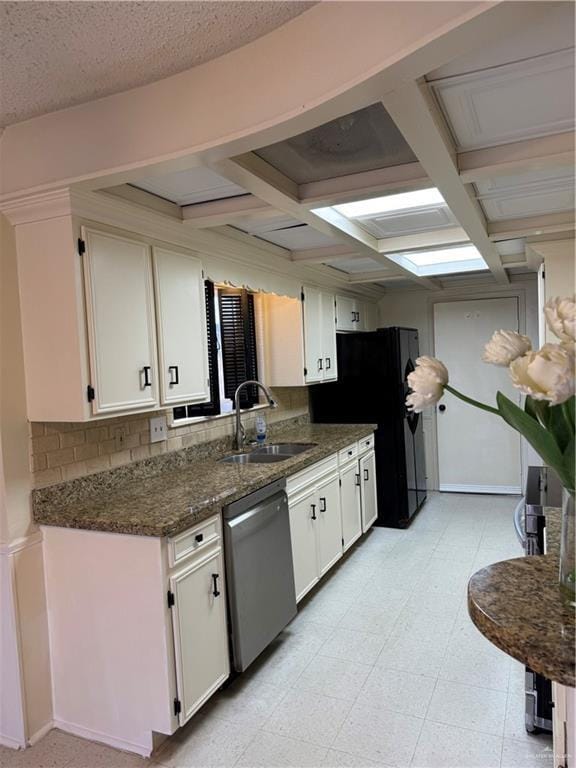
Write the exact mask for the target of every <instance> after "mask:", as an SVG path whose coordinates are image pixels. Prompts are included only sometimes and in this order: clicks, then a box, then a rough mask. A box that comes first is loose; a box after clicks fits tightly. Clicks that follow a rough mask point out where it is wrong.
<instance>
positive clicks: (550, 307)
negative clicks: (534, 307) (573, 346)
mask: <svg viewBox="0 0 576 768" xmlns="http://www.w3.org/2000/svg"><path fill="white" fill-rule="evenodd" d="M544 314H545V316H546V322H547V323H548V328H550V330H551V331H552V333H553V334H554V335H555V336H557V337H558V338H559V339H560V340H561V341H564V342H566V341H568V342H573V341H574V340H576V297H575V296H572V297H571V298H566V299H560V298H558V297H556V298H555V299H550V301H548V302H547V304H546V306H545V307H544Z"/></svg>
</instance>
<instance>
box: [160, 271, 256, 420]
mask: <svg viewBox="0 0 576 768" xmlns="http://www.w3.org/2000/svg"><path fill="white" fill-rule="evenodd" d="M205 296H206V331H207V334H208V370H209V375H210V401H209V402H207V403H200V404H198V405H182V406H178V407H176V408H174V409H173V413H174V421H182V420H183V419H190V418H196V417H198V416H218V415H219V414H221V413H228V412H230V411H233V410H234V393H235V391H236V388H237V387H238V385H239V384H241V383H242V382H243V381H246V380H247V379H257V378H258V361H257V353H256V320H255V313H254V296H253V295H252V294H251V293H249V292H248V291H246V290H244V289H237V288H220V289H215V287H214V283H211V282H209V281H206V290H205ZM258 402H259V396H258V388H257V387H246V388H245V389H244V390H243V391H242V393H241V395H240V407H241V408H243V409H244V408H252V407H253V406H254V405H256V404H257V403H258Z"/></svg>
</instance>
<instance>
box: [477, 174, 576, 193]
mask: <svg viewBox="0 0 576 768" xmlns="http://www.w3.org/2000/svg"><path fill="white" fill-rule="evenodd" d="M566 185H569V186H571V187H574V168H573V167H572V168H551V169H541V170H539V171H530V172H529V173H522V174H517V175H515V176H498V177H497V178H495V179H484V180H483V181H477V182H476V184H475V187H476V189H477V191H478V193H479V194H480V195H493V194H494V195H497V196H498V195H505V194H508V193H510V192H511V193H516V192H517V191H518V190H519V189H521V190H523V191H525V192H526V191H528V190H534V191H538V190H540V189H547V188H548V189H549V188H551V187H556V188H558V187H565V186H566Z"/></svg>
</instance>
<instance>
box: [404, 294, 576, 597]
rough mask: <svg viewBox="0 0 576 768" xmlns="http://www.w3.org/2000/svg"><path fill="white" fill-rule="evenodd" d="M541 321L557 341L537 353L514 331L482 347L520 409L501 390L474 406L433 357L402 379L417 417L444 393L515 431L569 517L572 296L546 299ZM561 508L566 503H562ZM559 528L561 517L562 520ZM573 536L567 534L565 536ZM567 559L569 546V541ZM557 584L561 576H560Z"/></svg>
mask: <svg viewBox="0 0 576 768" xmlns="http://www.w3.org/2000/svg"><path fill="white" fill-rule="evenodd" d="M544 313H545V316H546V322H547V324H548V327H549V328H550V330H551V331H552V333H553V334H554V335H555V336H556V337H557V339H558V343H556V344H544V345H543V347H542V348H541V349H539V350H537V351H534V350H533V349H532V344H531V343H530V339H529V338H528V337H527V336H523V335H522V334H520V333H516V332H515V331H496V332H495V333H494V335H493V336H492V338H491V339H490V341H489V342H488V343H487V344H486V346H485V347H484V355H483V360H484V362H486V363H491V364H492V365H499V366H503V367H506V368H508V371H509V374H510V378H511V380H512V384H513V385H514V386H515V387H516V388H517V389H519V390H520V391H521V392H522V393H523V394H524V395H526V399H525V403H524V409H522V408H520V407H519V406H518V405H516V404H515V403H513V402H512V401H511V400H510V399H509V398H507V397H506V396H505V395H504V394H502V392H497V393H496V405H495V406H492V405H488V404H486V403H480V402H478V401H477V400H474V399H473V398H471V397H468V396H467V395H464V394H463V393H462V392H459V391H458V390H457V389H455V388H454V387H453V386H451V385H450V384H449V383H448V382H449V375H448V370H447V369H446V366H445V365H444V364H443V363H441V362H440V360H437V359H436V358H433V357H419V358H418V359H417V360H416V368H415V370H414V371H412V373H410V374H409V376H408V384H409V386H410V388H411V392H410V394H409V395H408V397H407V398H406V406H407V408H408V409H409V410H412V411H415V412H416V413H420V412H421V411H423V410H424V409H425V408H427V407H428V406H433V405H435V404H436V403H437V402H438V401H439V400H440V399H441V398H442V397H443V395H444V393H445V392H450V393H451V394H452V395H454V396H455V397H458V398H460V400H463V401H464V402H466V403H468V404H470V405H473V406H475V407H476V408H481V409H482V410H484V411H488V412H489V413H492V414H494V415H495V416H498V417H500V418H502V419H504V421H505V422H507V424H509V425H510V426H511V427H513V428H514V429H515V430H517V431H518V432H520V434H521V435H523V436H524V437H525V438H526V440H527V441H528V442H529V443H530V445H531V446H532V447H533V448H534V449H535V450H536V451H537V452H538V454H539V455H540V457H541V458H542V459H543V461H544V462H545V463H546V464H547V465H548V466H550V467H552V469H554V471H555V472H556V474H557V475H558V477H559V478H560V481H561V483H562V485H563V486H564V489H565V491H566V493H565V497H566V498H567V499H568V503H569V504H571V509H572V520H573V517H574V494H575V490H574V489H575V486H576V483H575V481H574V470H575V463H576V458H575V454H574V450H575V449H574V399H575V398H574V364H575V339H576V297H572V298H565V299H559V298H556V299H552V300H550V301H549V302H548V303H547V304H546V306H545V308H544ZM565 504H566V502H565ZM563 525H564V519H563ZM565 536H567V537H568V543H567V546H570V541H569V538H570V537H571V538H573V537H574V530H573V522H572V530H571V531H568V532H567V533H566V534H565V533H564V532H563V545H564V538H565ZM571 547H572V559H573V551H574V549H573V547H574V544H573V542H572V544H571ZM561 580H562V574H561ZM567 582H568V583H570V584H571V589H572V590H573V589H574V584H575V583H576V574H575V572H574V564H573V563H572V565H571V567H570V569H569V572H568V575H567Z"/></svg>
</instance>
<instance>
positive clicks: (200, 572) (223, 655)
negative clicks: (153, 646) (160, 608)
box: [170, 548, 230, 725]
mask: <svg viewBox="0 0 576 768" xmlns="http://www.w3.org/2000/svg"><path fill="white" fill-rule="evenodd" d="M170 589H171V591H172V592H173V594H174V606H173V608H172V622H173V626H174V650H175V658H176V681H177V684H178V697H179V699H180V703H181V705H182V709H181V712H180V725H183V724H184V723H185V722H186V721H187V720H188V719H189V718H190V717H191V716H192V715H193V714H194V712H196V710H197V709H198V708H199V707H200V706H202V704H203V703H204V702H205V701H206V699H208V698H209V697H210V696H211V694H212V693H214V691H216V690H217V689H218V688H219V687H220V685H221V684H222V683H223V682H224V680H226V678H227V677H228V674H229V672H230V666H229V660H228V628H227V626H226V595H225V589H224V561H223V558H222V550H221V549H220V548H218V549H215V550H213V551H212V552H211V553H209V554H207V555H206V556H205V557H202V558H200V557H198V558H197V559H196V560H194V561H193V563H192V564H191V565H190V566H188V567H187V568H183V569H182V570H181V571H179V572H178V573H176V574H174V576H172V577H171V578H170Z"/></svg>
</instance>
